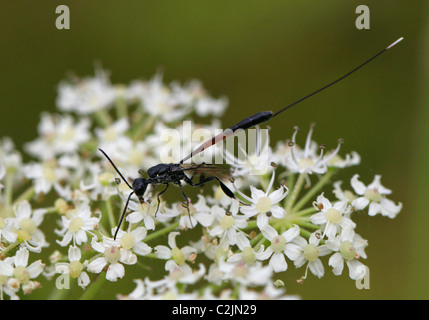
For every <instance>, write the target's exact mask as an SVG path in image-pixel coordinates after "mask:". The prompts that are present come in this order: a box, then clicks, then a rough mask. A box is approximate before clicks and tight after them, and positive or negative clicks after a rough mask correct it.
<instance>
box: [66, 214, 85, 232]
mask: <svg viewBox="0 0 429 320" xmlns="http://www.w3.org/2000/svg"><path fill="white" fill-rule="evenodd" d="M82 226H83V219H82V218H81V217H74V218H73V219H71V221H70V223H69V230H70V232H73V233H75V232H78V231H79V230H80V228H82Z"/></svg>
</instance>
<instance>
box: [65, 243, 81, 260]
mask: <svg viewBox="0 0 429 320" xmlns="http://www.w3.org/2000/svg"><path fill="white" fill-rule="evenodd" d="M68 257H69V261H70V262H72V261H79V260H80V258H81V251H80V249H79V248H78V247H73V246H70V248H69V253H68Z"/></svg>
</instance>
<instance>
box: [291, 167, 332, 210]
mask: <svg viewBox="0 0 429 320" xmlns="http://www.w3.org/2000/svg"><path fill="white" fill-rule="evenodd" d="M335 172H337V170H336V169H330V170H328V172H326V174H324V175H323V176H322V178H321V179H320V180H319V181H318V182H317V183H316V184H315V185H314V186H313V187H312V188H311V189H310V190H309V191H308V192H307V193H306V194H305V195H304V196H303V197H302V198H301V199H300V200H299V201H298V202H297V204H296V205H295V206H294V207H293V210H294V211H298V210H300V209H301V208H302V207H303V206H304V205H305V204H307V202H308V201H310V200H311V199H312V198H313V197H314V196H315V195H316V193H318V192H319V191H320V190H321V189H322V187H323V186H324V185H325V184H326V183H328V182H329V181H330V180H331V178H332V176H333V175H334V173H335Z"/></svg>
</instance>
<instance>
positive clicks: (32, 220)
mask: <svg viewBox="0 0 429 320" xmlns="http://www.w3.org/2000/svg"><path fill="white" fill-rule="evenodd" d="M45 213H46V209H36V210H34V211H33V210H32V209H31V205H30V203H29V202H28V201H27V200H23V201H21V202H20V203H19V204H18V206H17V208H16V210H15V218H11V219H10V222H11V228H12V230H15V233H16V234H17V238H18V239H19V240H22V241H23V244H24V245H25V246H26V247H27V249H28V250H30V251H32V252H37V253H40V252H41V250H42V248H43V247H46V246H48V244H47V242H46V240H45V235H44V234H43V232H42V231H41V230H40V229H39V228H38V227H39V226H40V225H41V223H42V222H43V217H44V215H45Z"/></svg>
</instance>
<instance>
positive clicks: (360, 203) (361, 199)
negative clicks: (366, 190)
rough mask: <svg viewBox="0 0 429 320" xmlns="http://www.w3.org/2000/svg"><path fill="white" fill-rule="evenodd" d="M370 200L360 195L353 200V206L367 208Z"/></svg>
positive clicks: (360, 208)
mask: <svg viewBox="0 0 429 320" xmlns="http://www.w3.org/2000/svg"><path fill="white" fill-rule="evenodd" d="M368 203H369V200H368V199H367V198H365V197H359V198H357V199H354V200H353V201H352V206H353V207H354V208H355V209H356V210H362V209H365V207H366V206H367V205H368Z"/></svg>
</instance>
